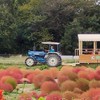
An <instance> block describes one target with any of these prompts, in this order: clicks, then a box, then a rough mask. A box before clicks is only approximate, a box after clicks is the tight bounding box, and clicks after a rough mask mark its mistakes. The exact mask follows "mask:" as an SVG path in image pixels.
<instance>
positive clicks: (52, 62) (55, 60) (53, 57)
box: [46, 54, 62, 67]
mask: <svg viewBox="0 0 100 100" xmlns="http://www.w3.org/2000/svg"><path fill="white" fill-rule="evenodd" d="M61 62H62V60H61V57H60V56H59V55H57V54H49V55H48V57H47V58H46V63H47V65H48V66H51V67H57V66H59V65H61Z"/></svg>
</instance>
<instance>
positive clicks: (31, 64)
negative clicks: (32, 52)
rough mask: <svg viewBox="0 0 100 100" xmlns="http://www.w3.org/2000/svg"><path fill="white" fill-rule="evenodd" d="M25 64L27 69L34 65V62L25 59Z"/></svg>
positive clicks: (30, 59)
mask: <svg viewBox="0 0 100 100" xmlns="http://www.w3.org/2000/svg"><path fill="white" fill-rule="evenodd" d="M25 64H26V65H27V66H29V67H31V66H34V65H36V61H35V60H34V59H32V58H30V57H28V58H26V60H25Z"/></svg>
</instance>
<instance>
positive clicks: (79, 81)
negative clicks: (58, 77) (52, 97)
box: [76, 78, 89, 91]
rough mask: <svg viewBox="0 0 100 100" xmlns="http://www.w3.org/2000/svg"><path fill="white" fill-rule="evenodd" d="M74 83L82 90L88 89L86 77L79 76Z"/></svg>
mask: <svg viewBox="0 0 100 100" xmlns="http://www.w3.org/2000/svg"><path fill="white" fill-rule="evenodd" d="M76 83H77V85H78V87H79V88H80V89H81V90H82V91H86V90H88V89H89V81H88V80H87V79H84V78H79V79H77V80H76Z"/></svg>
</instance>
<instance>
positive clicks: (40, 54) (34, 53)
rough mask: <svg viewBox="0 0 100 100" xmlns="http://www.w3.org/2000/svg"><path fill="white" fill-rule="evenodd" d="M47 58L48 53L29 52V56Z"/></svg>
mask: <svg viewBox="0 0 100 100" xmlns="http://www.w3.org/2000/svg"><path fill="white" fill-rule="evenodd" d="M36 55H38V56H45V55H46V53H45V52H44V51H30V50H29V51H28V56H36Z"/></svg>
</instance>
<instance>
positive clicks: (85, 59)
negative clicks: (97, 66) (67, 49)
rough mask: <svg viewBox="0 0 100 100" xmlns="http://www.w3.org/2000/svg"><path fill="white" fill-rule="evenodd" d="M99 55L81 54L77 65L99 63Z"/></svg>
mask: <svg viewBox="0 0 100 100" xmlns="http://www.w3.org/2000/svg"><path fill="white" fill-rule="evenodd" d="M99 58H100V54H99V55H94V54H87V55H86V54H82V55H80V56H79V63H100V59H99Z"/></svg>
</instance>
